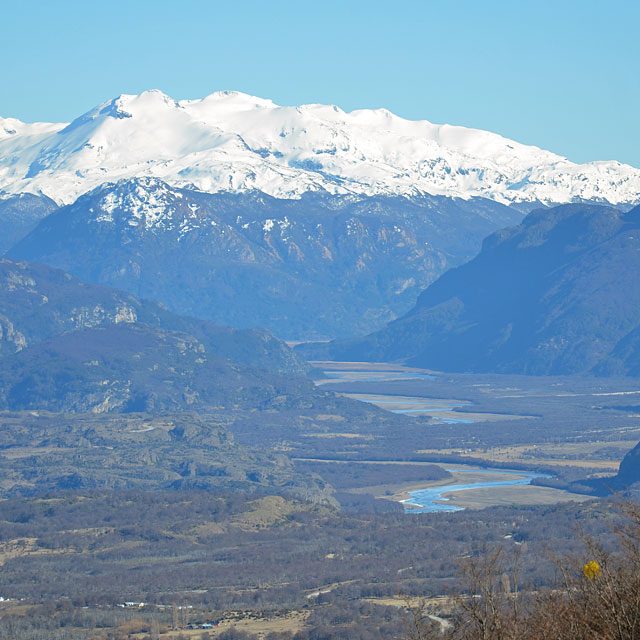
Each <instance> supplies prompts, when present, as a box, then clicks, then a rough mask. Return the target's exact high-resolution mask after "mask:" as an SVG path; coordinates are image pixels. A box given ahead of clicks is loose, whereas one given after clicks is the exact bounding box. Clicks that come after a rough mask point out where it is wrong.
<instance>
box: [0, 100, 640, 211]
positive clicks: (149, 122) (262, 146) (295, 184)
mask: <svg viewBox="0 0 640 640" xmlns="http://www.w3.org/2000/svg"><path fill="white" fill-rule="evenodd" d="M142 176H153V177H158V178H162V179H163V180H165V181H166V182H168V183H170V184H171V185H172V186H179V187H190V186H195V187H196V188H198V189H199V190H202V191H206V192H217V191H231V192H244V191H255V190H258V191H261V192H263V193H266V194H269V195H272V196H275V197H278V198H299V197H300V196H301V195H302V194H303V193H307V192H310V191H313V192H321V193H328V194H333V195H354V194H356V195H366V196H371V195H404V196H415V195H423V194H430V195H444V196H449V197H461V198H471V197H484V198H489V199H492V200H495V201H497V202H502V203H505V204H511V203H515V204H521V205H525V206H527V207H528V208H531V205H532V204H536V203H544V204H552V203H563V202H570V201H579V200H590V201H599V202H608V203H611V204H633V203H638V202H640V170H638V169H635V168H633V167H630V166H628V165H623V164H620V163H619V162H613V161H611V162H591V163H587V164H583V165H578V164H575V163H573V162H570V161H569V160H567V159H566V158H564V157H562V156H558V155H556V154H554V153H551V152H549V151H544V150H542V149H539V148H537V147H534V146H527V145H523V144H520V143H518V142H515V141H512V140H508V139H506V138H503V137H502V136H500V135H497V134H494V133H490V132H487V131H480V130H476V129H469V128H465V127H458V126H451V125H447V124H445V125H437V124H432V123H430V122H428V121H426V120H421V121H410V120H405V119H403V118H400V117H398V116H396V115H394V114H392V113H391V112H389V111H387V110H386V109H375V110H367V109H362V110H357V111H352V112H350V113H346V112H344V111H343V110H342V109H340V108H338V107H336V106H330V105H320V104H311V105H302V106H289V107H287V106H285V107H282V106H278V105H276V104H274V103H273V102H272V101H270V100H265V99H262V98H256V97H253V96H249V95H246V94H243V93H238V92H233V91H219V92H216V93H212V94H211V95H209V96H207V97H205V98H203V99H200V100H180V101H176V100H174V99H172V98H170V97H169V96H167V95H165V94H163V93H162V92H160V91H155V90H154V91H145V92H144V93H141V94H139V95H120V96H118V97H117V98H114V99H111V100H108V101H106V102H104V103H102V104H100V105H97V106H96V107H94V108H93V109H91V110H90V111H88V112H87V113H85V114H83V115H81V116H79V117H78V118H76V119H75V120H73V121H72V122H71V123H34V124H28V123H23V122H20V121H19V120H16V119H15V118H0V191H4V192H5V193H6V194H17V193H22V192H28V193H32V194H38V195H39V194H44V195H46V196H48V197H49V198H52V199H54V200H55V201H56V202H57V203H59V204H70V203H71V202H73V201H74V200H75V199H76V198H77V197H78V196H79V195H81V194H82V193H85V192H87V191H89V190H91V189H94V188H95V187H97V186H99V185H100V184H102V183H104V182H107V181H117V180H120V179H123V178H131V177H142Z"/></svg>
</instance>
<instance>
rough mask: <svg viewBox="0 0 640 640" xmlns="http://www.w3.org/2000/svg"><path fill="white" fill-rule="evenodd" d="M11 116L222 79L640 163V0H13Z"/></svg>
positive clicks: (66, 114)
mask: <svg viewBox="0 0 640 640" xmlns="http://www.w3.org/2000/svg"><path fill="white" fill-rule="evenodd" d="M1 17H2V22H3V34H2V37H1V38H0V60H2V61H3V64H2V78H1V80H0V115H2V116H13V117H17V118H20V119H21V120H25V121H34V120H47V121H65V120H70V119H72V118H74V117H76V116H78V115H80V114H81V113H83V112H84V111H86V110H88V109H89V108H91V107H92V106H94V105H96V104H98V103H99V102H102V101H105V100H107V99H110V98H112V97H115V96H117V95H118V94H120V93H139V92H140V91H143V90H145V89H150V88H156V89H161V90H162V91H164V92H165V93H167V94H169V95H171V96H172V97H174V98H176V99H181V98H198V97H203V96H205V95H207V94H208V93H211V92H212V91H216V90H221V89H235V90H239V91H245V92H247V93H251V94H254V95H258V96H261V97H265V98H271V99H272V100H274V101H275V102H277V103H279V104H301V103H309V102H322V103H331V104H337V105H339V106H340V107H342V108H343V109H345V110H352V109H356V108H363V107H386V108H388V109H390V110H391V111H393V112H394V113H397V114H398V115H401V116H404V117H407V118H411V119H422V118H424V119H427V120H430V121H432V122H437V123H442V122H448V123H451V124H459V125H465V126H472V127H477V128H480V129H488V130H490V131H495V132H497V133H501V134H503V135H505V136H507V137H510V138H513V139H515V140H518V141H520V142H524V143H527V144H536V145H538V146H540V147H543V148H546V149H549V150H551V151H555V152H556V153H560V154H563V155H566V156H567V157H569V158H570V159H571V160H574V161H577V162H585V161H588V160H597V159H600V160H610V159H616V160H620V161H621V162H626V163H629V164H632V165H634V166H636V167H640V144H639V142H640V125H639V123H638V122H639V118H638V104H639V103H640V72H639V68H640V45H639V42H640V38H639V37H638V34H637V31H638V25H639V24H640V2H637V0H626V1H620V0H609V1H607V2H605V1H604V0H600V1H597V2H594V1H591V0H582V1H573V0H569V1H563V0H556V1H555V2H549V1H547V0H540V1H537V2H525V1H522V2H520V1H518V0H515V1H514V0H511V1H510V2H502V1H497V0H496V1H493V2H492V1H488V2H482V1H481V0H475V1H467V0H438V1H432V0H423V1H421V2H416V1H413V0H405V1H403V2H401V3H397V4H396V3H391V2H376V1H369V2H361V1H360V0H351V1H348V0H343V1H342V2H334V1H333V0H325V1H323V2H304V3H299V2H284V1H278V0H269V1H262V2H252V1H251V2H250V1H247V2H243V1H242V0H237V1H235V2H216V1H213V0H210V1H206V2H205V1H200V0H191V1H190V0H183V1H181V2H178V1H175V0H174V1H172V2H166V1H164V0H156V1H154V2H150V1H144V2H143V1H140V0H138V1H136V0H128V1H127V2H123V1H121V0H110V2H108V3H97V2H87V1H86V0H84V1H83V2H76V1H66V0H59V1H58V2H40V1H38V2H29V1H27V0H22V1H21V2H17V1H16V0H13V1H12V0H8V1H7V2H5V3H4V7H3V10H2V14H1Z"/></svg>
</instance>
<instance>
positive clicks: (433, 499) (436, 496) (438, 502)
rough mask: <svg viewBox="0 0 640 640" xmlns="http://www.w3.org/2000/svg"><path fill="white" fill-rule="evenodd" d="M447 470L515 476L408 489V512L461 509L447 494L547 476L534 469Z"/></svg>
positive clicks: (523, 481)
mask: <svg viewBox="0 0 640 640" xmlns="http://www.w3.org/2000/svg"><path fill="white" fill-rule="evenodd" d="M447 471H450V472H454V473H482V474H486V475H489V474H495V475H497V476H505V475H512V476H513V478H509V479H507V480H504V479H503V480H494V481H491V480H489V481H483V482H471V483H467V484H464V483H458V484H445V485H439V486H436V487H426V488H424V489H417V490H415V491H408V494H409V495H410V496H411V497H410V498H407V499H406V500H402V503H403V504H404V505H405V512H406V513H433V512H437V511H439V512H443V511H461V510H462V509H463V508H464V507H459V506H456V505H453V504H446V502H447V500H448V498H447V497H446V495H445V494H448V493H454V492H457V491H468V490H469V489H490V488H492V487H517V486H522V485H527V484H531V481H532V480H533V479H534V478H546V477H549V476H546V475H545V474H542V473H533V472H532V471H517V470H506V469H486V468H482V467H476V468H474V469H459V468H457V469H447Z"/></svg>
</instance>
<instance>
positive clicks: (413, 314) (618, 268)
mask: <svg viewBox="0 0 640 640" xmlns="http://www.w3.org/2000/svg"><path fill="white" fill-rule="evenodd" d="M639 271H640V207H636V208H635V209H632V210H631V211H629V212H627V213H623V212H621V211H619V210H617V209H615V208H612V207H605V206H601V205H586V204H570V205H561V206H558V207H554V208H551V209H541V210H537V211H533V212H532V213H530V214H529V215H528V216H527V217H526V218H525V219H524V220H523V221H522V223H521V224H519V225H517V226H513V227H510V228H506V229H503V230H500V231H497V232H495V233H493V234H492V235H490V236H489V237H488V238H487V239H486V240H485V241H484V244H483V248H482V251H481V252H480V253H479V254H478V256H477V257H475V258H474V259H473V260H471V261H470V262H468V263H467V264H465V265H463V266H461V267H458V268H455V269H451V270H450V271H448V272H446V273H445V274H444V275H443V276H441V277H440V278H439V279H438V280H437V281H436V282H434V283H433V284H432V285H431V286H429V287H428V288H427V289H426V290H425V291H424V292H423V293H422V294H421V295H420V296H419V298H418V301H417V303H416V305H415V307H414V308H413V309H412V310H411V311H409V312H408V313H407V314H405V315H404V316H402V317H400V318H398V319H397V320H395V321H393V322H391V323H390V324H388V325H387V326H386V327H385V328H384V329H382V330H380V331H378V332H375V333H373V334H370V335H368V336H366V337H364V338H360V339H354V340H346V341H337V342H334V343H331V344H328V345H326V344H325V345H307V346H305V345H301V346H300V348H299V352H300V353H301V354H302V355H304V356H305V357H310V358H318V359H335V360H379V361H384V362H388V361H403V362H406V363H408V364H410V365H413V366H421V367H426V368H432V369H436V370H441V371H458V372H499V373H522V374H529V375H547V374H600V375H640V280H638V277H637V274H638V272H639Z"/></svg>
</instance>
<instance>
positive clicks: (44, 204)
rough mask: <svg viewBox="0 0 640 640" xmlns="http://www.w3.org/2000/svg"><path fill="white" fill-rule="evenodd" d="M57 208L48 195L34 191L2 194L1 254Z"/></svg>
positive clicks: (0, 206)
mask: <svg viewBox="0 0 640 640" xmlns="http://www.w3.org/2000/svg"><path fill="white" fill-rule="evenodd" d="M57 208H58V205H57V204H56V203H55V202H54V201H53V200H52V199H51V198H47V196H36V195H33V194H32V193H19V194H17V195H13V196H5V197H2V196H0V229H2V233H0V256H1V255H2V254H3V253H4V252H5V251H7V250H8V249H10V248H11V247H12V246H13V245H14V244H15V243H16V242H18V241H19V240H22V238H24V236H26V235H27V234H28V233H29V231H31V230H32V229H33V228H34V227H35V226H36V225H37V224H38V222H40V220H42V218H44V217H46V216H48V215H49V214H50V213H51V212H52V211H53V210H54V209H57Z"/></svg>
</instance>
